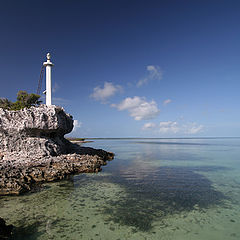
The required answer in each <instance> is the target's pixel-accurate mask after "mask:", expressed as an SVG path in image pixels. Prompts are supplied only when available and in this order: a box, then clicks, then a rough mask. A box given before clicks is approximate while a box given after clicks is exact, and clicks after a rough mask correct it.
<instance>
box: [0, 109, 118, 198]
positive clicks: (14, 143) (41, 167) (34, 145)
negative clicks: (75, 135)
mask: <svg viewBox="0 0 240 240" xmlns="http://www.w3.org/2000/svg"><path fill="white" fill-rule="evenodd" d="M72 129H73V119H72V117H71V116H70V115H69V114H66V113H65V112H64V110H63V108H60V107H56V106H46V105H41V106H40V107H31V108H29V109H26V108H25V109H22V110H19V111H8V110H3V109H1V108H0V195H9V194H20V193H23V192H26V191H30V190H31V189H32V188H33V187H34V186H35V185H36V183H41V182H44V181H54V180H59V179H62V178H65V177H66V176H67V175H69V174H74V173H83V172H98V171H101V166H102V165H105V164H106V161H107V160H111V159H113V157H114V154H113V153H109V152H106V151H104V150H101V149H93V148H86V147H80V146H79V145H77V144H73V143H71V142H70V141H68V140H67V139H65V138H64V135H65V134H66V133H69V132H71V131H72Z"/></svg>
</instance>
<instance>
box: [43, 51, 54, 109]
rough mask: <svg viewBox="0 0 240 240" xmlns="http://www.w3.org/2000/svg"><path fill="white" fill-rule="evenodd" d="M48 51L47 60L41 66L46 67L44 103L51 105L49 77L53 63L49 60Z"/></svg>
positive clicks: (50, 82)
mask: <svg viewBox="0 0 240 240" xmlns="http://www.w3.org/2000/svg"><path fill="white" fill-rule="evenodd" d="M50 58H51V56H50V53H48V54H47V61H46V62H44V63H43V66H45V67H46V91H45V93H46V105H47V106H50V105H52V79H51V68H52V66H53V65H54V64H53V63H52V62H51V61H50Z"/></svg>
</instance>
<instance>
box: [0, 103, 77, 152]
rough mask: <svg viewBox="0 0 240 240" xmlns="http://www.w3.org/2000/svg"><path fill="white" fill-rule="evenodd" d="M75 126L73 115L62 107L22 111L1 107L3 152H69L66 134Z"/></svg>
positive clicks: (0, 140)
mask: <svg viewBox="0 0 240 240" xmlns="http://www.w3.org/2000/svg"><path fill="white" fill-rule="evenodd" d="M72 129H73V119H72V116H70V115H69V114H66V113H65V112H64V110H63V108H61V107H56V106H46V105H40V106H39V107H31V108H24V109H22V110H19V111H8V110H4V109H2V108H0V151H3V152H20V153H21V155H29V156H31V155H33V154H37V155H38V156H49V155H50V156H57V155H60V154H64V153H67V151H68V150H67V147H68V142H67V140H66V139H65V138H64V135H65V134H67V133H70V132H71V131H72Z"/></svg>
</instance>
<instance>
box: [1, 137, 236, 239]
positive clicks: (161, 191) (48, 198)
mask: <svg viewBox="0 0 240 240" xmlns="http://www.w3.org/2000/svg"><path fill="white" fill-rule="evenodd" d="M88 146H92V147H96V148H103V149H106V150H109V151H112V152H115V153H116V158H115V159H114V161H112V162H109V164H108V165H107V166H105V167H104V170H103V172H101V173H99V174H81V175H76V176H72V177H70V178H69V179H68V180H64V181H60V182H55V183H48V184H44V186H43V188H41V189H39V191H38V192H35V193H29V194H25V195H23V196H15V197H1V198H0V205H1V212H0V216H1V217H3V218H4V219H6V220H7V223H8V224H13V225H14V226H16V228H15V230H14V239H39V240H40V239H104V240H105V239H109V240H114V239H115V240H117V239H121V240H122V239H138V240H140V239H169V240H181V239H191V240H201V239H204V240H205V239H218V240H221V239H224V240H225V239H239V238H240V229H239V224H238V223H239V222H240V188H239V184H240V174H239V173H240V164H239V161H240V159H239V156H240V139H137V140H136V139H132V140H129V139H125V140H113V139H111V140H97V141H95V142H94V143H89V144H88Z"/></svg>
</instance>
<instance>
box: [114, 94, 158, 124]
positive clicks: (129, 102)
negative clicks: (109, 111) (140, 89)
mask: <svg viewBox="0 0 240 240" xmlns="http://www.w3.org/2000/svg"><path fill="white" fill-rule="evenodd" d="M111 106H112V107H116V108H117V109H118V110H119V111H123V110H127V111H128V112H129V113H130V116H131V117H133V118H134V119H135V120H137V121H138V120H148V119H152V118H154V117H156V116H157V115H158V114H159V112H160V110H159V109H158V107H157V104H156V102H155V101H153V100H152V101H151V102H147V101H146V100H145V98H143V97H142V98H141V97H138V96H135V97H133V98H130V97H128V98H125V99H124V100H123V101H122V102H121V103H119V104H112V105H111Z"/></svg>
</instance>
